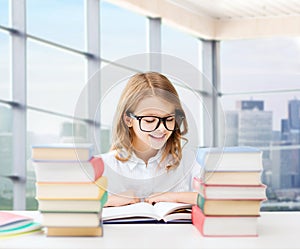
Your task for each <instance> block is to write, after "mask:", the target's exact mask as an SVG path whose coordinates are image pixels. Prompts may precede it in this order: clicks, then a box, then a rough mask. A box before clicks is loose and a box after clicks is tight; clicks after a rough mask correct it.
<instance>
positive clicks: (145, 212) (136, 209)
mask: <svg viewBox="0 0 300 249" xmlns="http://www.w3.org/2000/svg"><path fill="white" fill-rule="evenodd" d="M130 217H144V218H154V219H157V220H160V219H161V216H160V215H158V214H157V212H156V211H155V209H154V207H153V206H152V205H151V204H149V203H146V202H139V203H135V204H131V205H126V206H120V207H106V208H103V211H102V219H103V220H104V221H105V220H111V219H122V218H130Z"/></svg>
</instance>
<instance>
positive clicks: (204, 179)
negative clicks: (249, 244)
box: [192, 147, 266, 236]
mask: <svg viewBox="0 0 300 249" xmlns="http://www.w3.org/2000/svg"><path fill="white" fill-rule="evenodd" d="M196 160H197V162H198V163H199V164H200V166H201V175H200V178H194V179H193V188H194V190H195V191H197V192H198V199H197V206H196V205H195V206H193V207H192V222H193V224H194V225H195V226H196V227H197V229H198V230H199V231H200V232H201V234H202V235H203V236H258V232H257V221H258V218H259V216H260V205H261V202H262V201H263V200H265V199H266V186H265V185H264V184H262V183H261V174H262V170H263V163H262V152H261V151H260V150H258V149H257V148H253V147H225V148H198V151H197V159H196Z"/></svg>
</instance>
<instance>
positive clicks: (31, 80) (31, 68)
mask: <svg viewBox="0 0 300 249" xmlns="http://www.w3.org/2000/svg"><path fill="white" fill-rule="evenodd" d="M27 58H28V59H27V61H28V65H27V69H28V73H27V79H28V81H27V82H28V87H27V95H28V100H27V102H28V105H31V106H38V107H40V108H44V109H47V110H52V111H57V112H60V113H64V114H69V115H73V114H74V108H75V106H76V101H77V99H78V97H79V95H80V92H81V90H82V88H83V86H84V85H85V83H86V82H85V58H84V57H81V56H79V55H73V54H71V53H64V52H62V51H61V50H56V49H54V48H52V47H48V46H43V45H40V44H38V43H35V42H28V52H27Z"/></svg>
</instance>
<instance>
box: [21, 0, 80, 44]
mask: <svg viewBox="0 0 300 249" xmlns="http://www.w3.org/2000/svg"><path fill="white" fill-rule="evenodd" d="M26 4H27V32H28V33H29V34H31V35H35V36H38V37H42V38H44V39H48V40H51V41H53V42H56V43H59V44H63V45H66V46H71V47H74V48H77V49H81V50H82V49H84V1H83V0H73V1H59V0H54V1H53V0H43V1H39V0H27V1H26Z"/></svg>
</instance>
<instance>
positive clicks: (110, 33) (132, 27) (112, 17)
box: [100, 1, 146, 61]
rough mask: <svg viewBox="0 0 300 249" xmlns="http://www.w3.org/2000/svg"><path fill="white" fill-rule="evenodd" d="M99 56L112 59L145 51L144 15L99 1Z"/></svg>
mask: <svg viewBox="0 0 300 249" xmlns="http://www.w3.org/2000/svg"><path fill="white" fill-rule="evenodd" d="M100 9H101V15H100V16H101V22H100V23H101V34H102V35H101V57H102V58H104V59H105V60H110V61H114V60H116V59H120V58H122V57H126V56H131V55H134V54H141V53H145V52H146V17H144V16H140V15H138V14H135V13H133V12H131V11H128V10H126V9H123V8H120V7H118V6H116V5H112V4H109V3H107V2H105V1H101V8H100Z"/></svg>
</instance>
